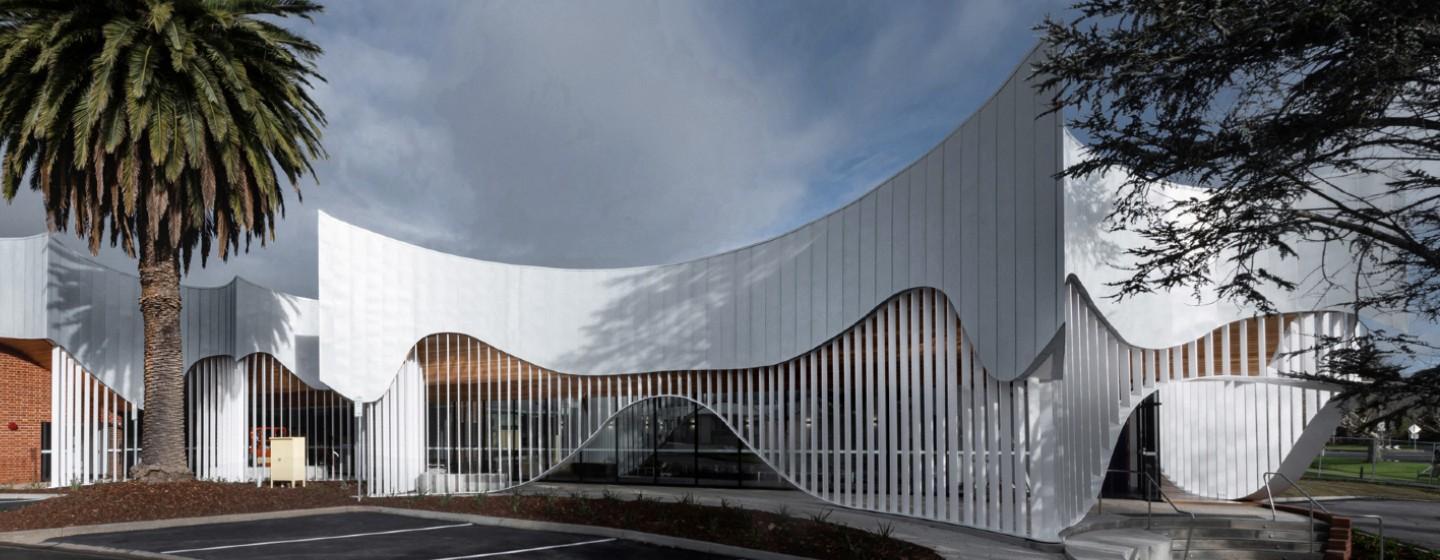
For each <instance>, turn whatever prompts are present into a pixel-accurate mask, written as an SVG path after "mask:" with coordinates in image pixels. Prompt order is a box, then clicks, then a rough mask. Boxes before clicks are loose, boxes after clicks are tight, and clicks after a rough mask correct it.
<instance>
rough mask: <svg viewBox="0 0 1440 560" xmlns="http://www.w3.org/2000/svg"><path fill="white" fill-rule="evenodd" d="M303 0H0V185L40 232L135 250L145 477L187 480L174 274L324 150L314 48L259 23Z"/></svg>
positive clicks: (268, 233)
mask: <svg viewBox="0 0 1440 560" xmlns="http://www.w3.org/2000/svg"><path fill="white" fill-rule="evenodd" d="M321 9H322V8H321V6H319V5H317V4H315V3H313V2H310V1H308V0H269V1H267V0H0V152H3V157H4V159H3V167H0V189H3V194H4V196H5V199H6V200H7V201H9V200H11V199H13V198H14V196H15V194H16V192H17V191H18V190H19V188H20V185H21V183H22V182H26V181H27V179H28V184H29V187H30V188H31V189H33V190H36V191H39V192H40V193H42V196H43V198H44V204H45V210H46V218H47V222H48V224H49V227H50V229H51V230H53V231H63V230H66V229H67V228H72V227H73V228H74V231H75V233H76V235H77V236H79V237H80V238H81V239H84V240H86V241H88V242H89V246H90V250H91V252H92V253H93V252H98V250H99V249H100V246H101V243H102V242H103V241H104V239H105V238H106V235H107V233H108V236H109V241H110V244H111V246H115V245H117V244H118V245H119V246H120V247H122V248H123V249H124V250H125V252H126V254H128V255H130V256H131V257H135V256H137V255H138V257H139V269H140V309H141V313H142V315H143V316H144V324H145V409H146V410H145V412H146V413H145V416H144V423H143V426H142V433H143V437H142V440H141V445H142V446H143V450H142V451H141V455H140V464H139V465H137V466H136V468H135V471H134V472H133V473H132V475H133V476H135V477H136V478H140V479H142V480H147V481H164V480H174V479H185V478H189V477H190V474H189V469H188V468H187V467H186V463H185V443H184V433H183V431H184V428H183V426H184V424H183V422H182V418H183V416H184V406H185V405H184V395H183V387H184V371H182V368H183V363H184V362H183V357H182V355H181V343H180V274H181V270H182V268H184V269H188V267H189V264H190V260H191V257H192V256H193V255H194V254H196V253H197V252H198V253H199V255H200V258H201V264H202V266H203V265H204V262H205V259H206V258H207V257H208V256H209V254H210V253H211V252H212V251H213V252H214V253H215V254H216V255H217V256H219V257H220V258H222V259H223V258H226V257H228V256H229V255H230V254H233V253H235V252H237V251H239V250H241V248H242V245H241V243H240V242H241V240H242V238H243V241H244V245H243V248H244V249H248V248H249V246H250V243H251V241H252V240H254V239H258V240H259V241H260V243H262V244H264V243H265V242H266V241H267V240H272V239H273V237H274V226H275V221H276V219H277V213H278V214H279V216H282V217H283V215H284V208H285V207H284V198H283V196H282V189H281V187H280V185H279V184H278V180H277V173H276V169H277V168H278V170H279V172H280V173H283V174H284V176H285V178H286V179H288V181H289V183H290V185H291V186H292V187H294V188H295V189H296V192H297V196H298V192H299V186H298V181H299V180H300V178H301V177H303V176H305V175H306V174H310V175H311V176H313V175H314V169H313V168H312V167H311V160H312V159H320V158H323V157H325V152H324V149H323V148H322V147H321V145H320V129H321V128H322V127H323V126H324V124H325V115H324V113H323V112H322V111H321V110H320V107H319V106H318V105H317V104H316V103H315V101H314V100H313V99H311V97H310V96H309V94H308V93H307V87H308V86H309V85H310V83H311V82H310V81H311V80H318V79H323V78H321V76H320V75H319V74H318V73H317V72H316V67H315V60H316V58H317V57H318V56H319V55H320V53H321V49H320V47H319V46H317V45H315V44H314V43H311V42H309V41H307V40H305V39H304V38H303V37H300V36H298V35H296V34H294V33H292V32H290V31H288V30H286V29H285V28H283V27H281V26H279V25H277V24H276V23H275V22H276V20H278V19H281V18H286V17H291V16H295V17H300V18H304V19H306V20H309V19H310V16H311V15H312V14H315V13H317V12H319V11H320V10H321Z"/></svg>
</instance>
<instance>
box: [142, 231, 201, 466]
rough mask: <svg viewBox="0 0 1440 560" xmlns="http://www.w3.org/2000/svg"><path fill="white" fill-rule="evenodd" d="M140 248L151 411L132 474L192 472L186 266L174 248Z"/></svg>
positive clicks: (147, 395) (147, 397)
mask: <svg viewBox="0 0 1440 560" xmlns="http://www.w3.org/2000/svg"><path fill="white" fill-rule="evenodd" d="M148 245H150V244H149V243H141V249H140V313H141V315H143V316H144V319H145V415H144V418H143V420H142V422H143V425H142V426H141V430H140V434H141V438H140V446H141V450H140V463H139V464H137V465H135V469H134V471H133V472H132V473H131V477H132V478H136V479H139V480H142V481H145V482H169V481H175V480H187V479H190V478H192V475H191V474H190V469H189V468H188V467H187V466H186V461H185V425H184V423H183V422H184V418H185V390H184V388H185V371H184V367H185V361H184V354H183V345H182V344H181V340H180V271H179V268H178V265H177V263H176V262H175V257H174V255H173V254H168V253H167V252H166V251H159V250H156V249H155V248H153V247H147V246H148Z"/></svg>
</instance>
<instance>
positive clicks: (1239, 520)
mask: <svg viewBox="0 0 1440 560" xmlns="http://www.w3.org/2000/svg"><path fill="white" fill-rule="evenodd" d="M1137 519H1139V520H1140V523H1141V524H1142V525H1143V524H1144V523H1145V518H1143V517H1139V518H1137ZM1192 526H1193V527H1197V528H1198V527H1204V528H1208V529H1216V528H1221V529H1267V530H1276V531H1302V532H1303V531H1309V530H1310V529H1311V524H1310V522H1308V521H1271V520H1269V519H1264V518H1259V517H1197V518H1196V519H1195V520H1194V521H1193V522H1192V521H1191V520H1190V518H1189V517H1180V516H1174V515H1167V516H1164V517H1161V516H1155V518H1154V519H1153V520H1151V527H1153V528H1156V529H1161V528H1170V527H1192ZM1314 529H1315V530H1316V531H1320V530H1322V529H1329V528H1328V527H1325V526H1324V524H1323V523H1315V524H1314Z"/></svg>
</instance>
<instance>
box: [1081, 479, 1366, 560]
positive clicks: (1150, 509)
mask: <svg viewBox="0 0 1440 560" xmlns="http://www.w3.org/2000/svg"><path fill="white" fill-rule="evenodd" d="M1105 472H1106V474H1109V473H1112V472H1113V473H1125V474H1138V475H1141V476H1144V477H1145V481H1146V482H1149V483H1150V486H1151V487H1152V488H1154V489H1155V493H1156V494H1159V495H1160V499H1162V500H1165V503H1167V504H1170V508H1171V509H1174V510H1175V513H1178V514H1181V515H1188V516H1190V525H1189V526H1188V527H1186V529H1185V554H1183V555H1181V557H1180V558H1181V560H1185V559H1187V558H1190V544H1191V542H1193V538H1194V536H1195V522H1196V517H1195V514H1194V513H1193V512H1189V511H1185V510H1182V509H1180V506H1177V505H1175V502H1174V501H1173V500H1171V499H1170V496H1166V495H1165V489H1164V488H1161V487H1160V483H1159V482H1157V481H1156V480H1155V477H1153V476H1150V473H1148V472H1145V471H1136V470H1130V469H1106V470H1105ZM1096 505H1097V507H1098V508H1099V510H1100V512H1101V513H1104V512H1105V494H1104V493H1103V492H1102V493H1101V494H1100V498H1099V503H1098V504H1096ZM1154 511H1155V502H1154V501H1153V500H1145V529H1146V530H1150V528H1151V525H1152V524H1153V522H1152V520H1151V517H1152V516H1153V515H1154ZM1381 560H1384V559H1383V558H1382V559H1381Z"/></svg>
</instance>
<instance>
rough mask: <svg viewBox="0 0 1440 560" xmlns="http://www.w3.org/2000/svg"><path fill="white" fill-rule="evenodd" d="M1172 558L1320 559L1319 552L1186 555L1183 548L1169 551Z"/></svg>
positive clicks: (1210, 551)
mask: <svg viewBox="0 0 1440 560" xmlns="http://www.w3.org/2000/svg"><path fill="white" fill-rule="evenodd" d="M1170 558H1171V559H1172V560H1182V559H1183V560H1322V559H1323V558H1325V555H1324V554H1322V553H1319V552H1294V551H1288V550H1192V551H1190V555H1189V556H1186V555H1185V551H1184V550H1174V551H1171V552H1170Z"/></svg>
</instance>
